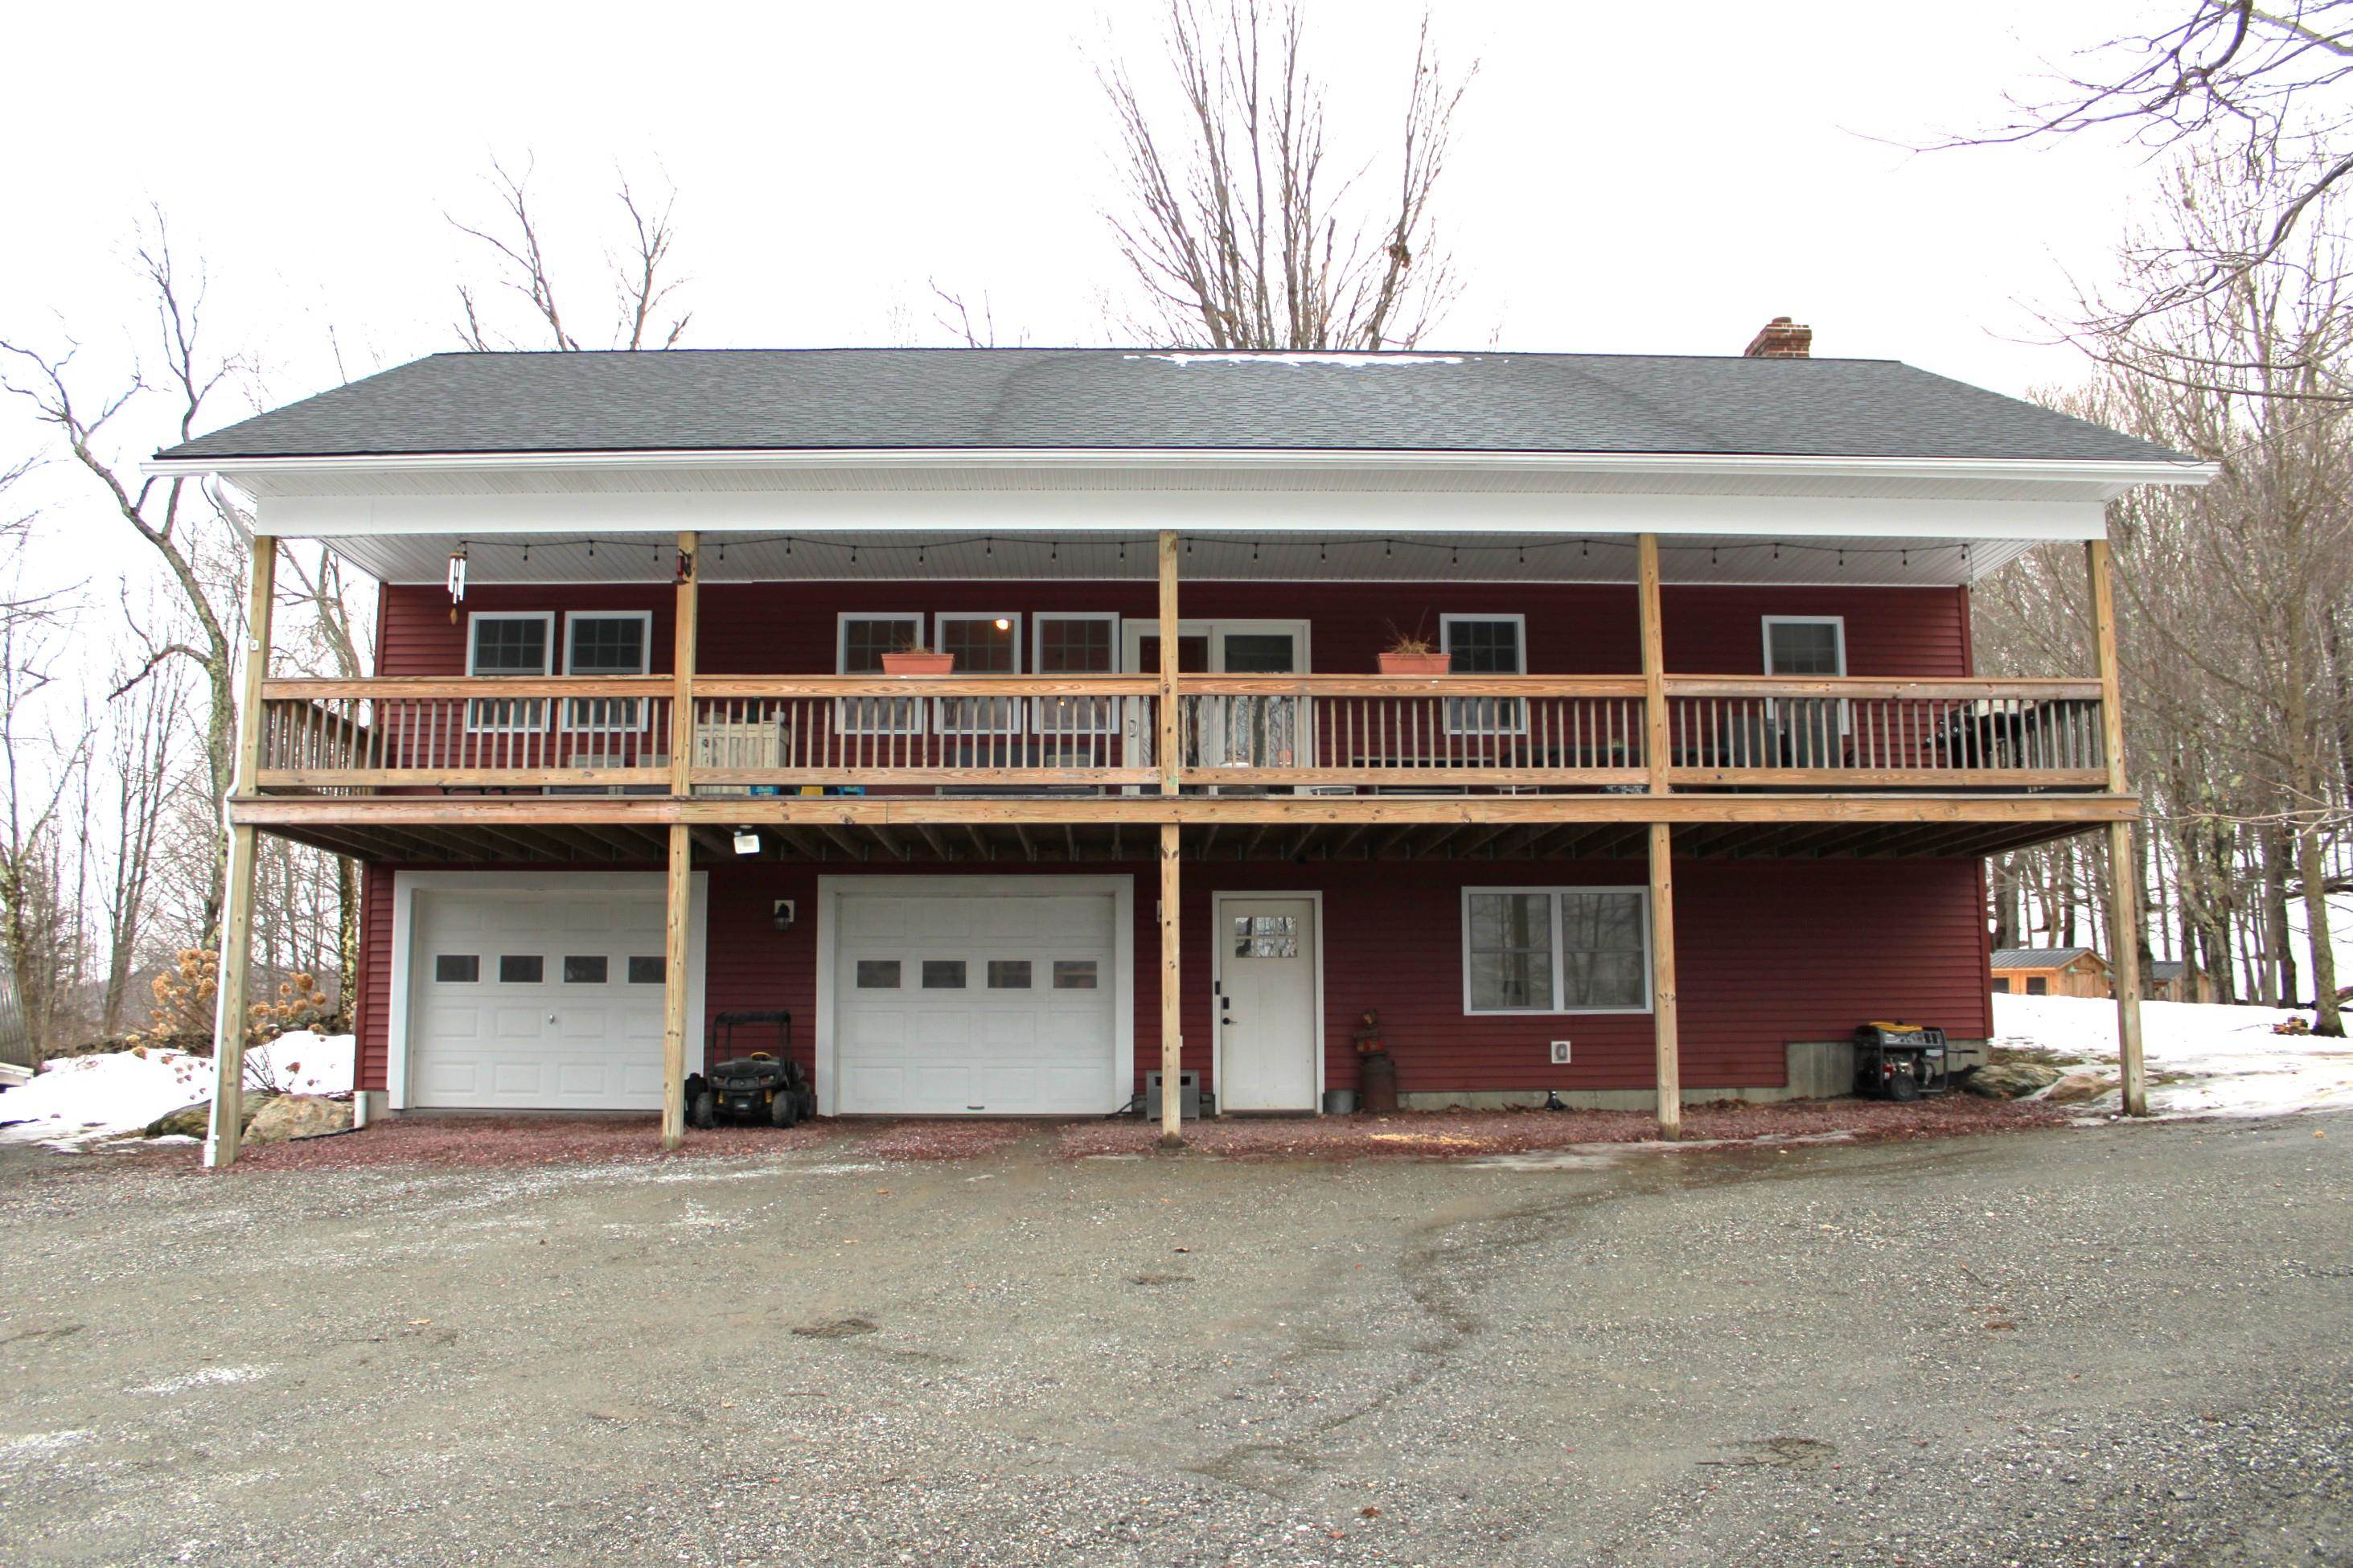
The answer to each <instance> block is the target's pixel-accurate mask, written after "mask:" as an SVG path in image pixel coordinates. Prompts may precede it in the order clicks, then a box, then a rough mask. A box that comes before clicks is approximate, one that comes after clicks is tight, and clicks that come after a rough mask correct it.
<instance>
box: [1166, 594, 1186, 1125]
mask: <svg viewBox="0 0 2353 1568" xmlns="http://www.w3.org/2000/svg"><path fill="white" fill-rule="evenodd" d="M1168 646H1169V645H1168V641H1167V639H1166V637H1164V638H1162V639H1161V643H1160V647H1161V649H1162V651H1163V652H1164V653H1165V652H1166V651H1167V649H1168ZM1178 843H1179V836H1178V829H1177V826H1176V824H1175V823H1173V822H1164V823H1162V824H1161V825H1160V1146H1161V1147H1162V1148H1163V1149H1181V1148H1183V1147H1184V1146H1185V1097H1184V1095H1183V1094H1182V1093H1180V1092H1179V1091H1178V1086H1179V1084H1180V1082H1181V1075H1182V1074H1183V1072H1184V1070H1185V1033H1184V1031H1185V990H1184V984H1183V981H1184V975H1183V967H1184V964H1183V960H1184V951H1185V949H1184V941H1183V932H1182V928H1181V925H1180V922H1179V921H1178V919H1177V911H1178V910H1180V909H1181V908H1182V907H1183V905H1182V904H1181V903H1180V901H1179V897H1180V895H1181V894H1182V892H1183V890H1184V889H1183V887H1182V882H1183V862H1182V860H1181V859H1180V858H1178V855H1177V847H1178Z"/></svg>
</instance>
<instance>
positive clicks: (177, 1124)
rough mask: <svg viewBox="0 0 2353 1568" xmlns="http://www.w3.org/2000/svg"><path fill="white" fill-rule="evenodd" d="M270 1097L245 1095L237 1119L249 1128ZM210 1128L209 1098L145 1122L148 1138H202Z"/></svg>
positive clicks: (210, 1105) (211, 1125)
mask: <svg viewBox="0 0 2353 1568" xmlns="http://www.w3.org/2000/svg"><path fill="white" fill-rule="evenodd" d="M270 1098H271V1097H270V1096H269V1095H266V1094H248V1095H247V1096H246V1097H245V1103H244V1104H242V1105H240V1106H239V1107H238V1108H237V1121H240V1122H242V1123H243V1124H244V1126H245V1127H246V1128H247V1129H248V1130H250V1129H251V1128H252V1126H253V1118H254V1116H255V1114H256V1113H257V1112H258V1111H259V1110H261V1108H262V1107H263V1106H265V1105H267V1104H269V1100H270ZM212 1130H213V1102H212V1101H211V1100H198V1101H196V1103H195V1104H194V1105H190V1106H185V1107H183V1108H182V1109H180V1110H175V1111H174V1112H172V1114H171V1115H169V1116H159V1117H157V1118H156V1119H155V1120H154V1121H150V1122H149V1123H148V1124H147V1128H146V1133H145V1135H146V1136H147V1137H150V1138H166V1137H170V1136H172V1135H173V1134H174V1133H177V1134H178V1135H180V1136H181V1137H184V1138H203V1137H206V1136H207V1135H209V1134H210V1133H211V1131H212Z"/></svg>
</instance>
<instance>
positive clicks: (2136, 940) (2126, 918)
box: [2084, 539, 2148, 1116]
mask: <svg viewBox="0 0 2353 1568" xmlns="http://www.w3.org/2000/svg"><path fill="white" fill-rule="evenodd" d="M2084 567H2085V570H2086V571H2087V572H2088V573H2089V574H2090V576H2091V579H2092V643H2093V647H2094V648H2095V649H2096V650H2097V656H2098V659H2099V676H2100V743H2101V748H2102V750H2104V751H2105V752H2106V753H2107V756H2106V761H2107V764H2108V793H2109V794H2110V795H2127V794H2129V793H2131V790H2132V784H2131V783H2130V781H2128V780H2127V779H2126V777H2125V710H2124V706H2123V704H2122V702H2121V700H2119V693H2120V691H2121V689H2122V684H2123V683H2122V680H2121V679H2120V678H2119V675H2118V669H2117V659H2116V581H2115V578H2114V576H2113V575H2112V574H2111V572H2110V569H2109V561H2108V542H2107V541H2106V540H2105V539H2094V540H2087V541H2085V542H2084ZM2139 884H2140V862H2139V861H2138V860H2137V858H2135V857H2134V855H2133V831H2132V824H2131V823H2129V822H2111V823H2109V824H2108V956H2109V973H2110V974H2111V975H2112V977H2113V978H2114V980H2115V983H2116V1065H2117V1068H2118V1075H2119V1077H2120V1078H2121V1079H2123V1086H2122V1087H2123V1099H2124V1110H2125V1114H2126V1116H2147V1114H2148V1072H2147V1067H2146V1065H2145V1063H2144V1061H2143V1058H2142V1055H2141V1037H2140V934H2141V932H2140V885H2139Z"/></svg>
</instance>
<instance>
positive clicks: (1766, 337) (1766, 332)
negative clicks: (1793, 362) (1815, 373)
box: [1740, 316, 1814, 359]
mask: <svg viewBox="0 0 2353 1568" xmlns="http://www.w3.org/2000/svg"><path fill="white" fill-rule="evenodd" d="M1813 350H1814V329H1813V328H1811V327H1800V326H1798V325H1796V324H1795V323H1793V322H1792V321H1790V320H1789V318H1788V317H1787V316H1776V317H1774V318H1773V319H1772V320H1771V321H1767V322H1766V323H1765V325H1764V326H1762V327H1761V328H1759V329H1758V330H1757V335H1756V336H1755V337H1753V338H1751V339H1749V340H1748V346H1747V347H1746V348H1745V349H1743V350H1741V351H1740V352H1741V353H1742V355H1743V356H1744V357H1746V358H1748V359H1810V358H1811V357H1812V356H1813Z"/></svg>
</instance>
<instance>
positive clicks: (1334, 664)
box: [376, 583, 1969, 679]
mask: <svg viewBox="0 0 2353 1568" xmlns="http://www.w3.org/2000/svg"><path fill="white" fill-rule="evenodd" d="M1182 602H1183V606H1184V614H1185V616H1186V618H1187V619H1188V620H1189V619H1194V618H1199V619H1203V620H1214V619H1221V618H1222V619H1235V620H1258V619H1263V620H1299V619H1305V620H1307V621H1309V622H1310V623H1311V625H1310V628H1309V634H1308V636H1309V644H1310V662H1311V664H1312V665H1313V666H1314V668H1316V669H1318V670H1321V671H1324V672H1326V673H1338V674H1370V673H1371V672H1372V670H1373V668H1374V656H1375V655H1376V654H1377V653H1378V652H1379V651H1380V649H1381V647H1383V645H1384V644H1386V643H1387V642H1388V637H1389V627H1390V626H1397V627H1398V628H1400V629H1402V630H1405V631H1412V630H1413V629H1415V628H1416V627H1417V626H1419V627H1420V628H1421V629H1422V630H1423V632H1424V633H1425V634H1426V635H1428V636H1429V637H1431V638H1433V639H1435V638H1436V637H1437V635H1438V626H1439V621H1438V617H1439V616H1440V615H1441V614H1447V615H1507V614H1519V615H1525V616H1526V617H1527V626H1528V672H1529V673H1530V674H1532V675H1564V674H1602V675H1607V674H1630V673H1632V672H1634V671H1636V670H1639V669H1640V668H1641V650H1640V643H1639V641H1638V639H1637V637H1636V635H1635V624H1634V623H1635V611H1634V594H1633V590H1632V589H1630V588H1627V587H1622V586H1611V585H1609V584H1450V585H1446V586H1443V587H1430V586H1427V585H1423V584H1396V583H1199V584H1185V585H1184V587H1183V589H1182ZM380 604H381V606H382V608H381V612H380V613H381V618H382V621H383V626H382V630H381V632H380V635H379V641H378V643H377V647H378V648H379V649H380V650H381V651H380V652H379V654H378V656H377V661H376V662H377V672H378V673H379V674H383V675H405V676H431V675H445V676H446V675H462V674H464V673H465V669H466V637H465V616H466V615H467V613H468V612H469V611H473V610H555V611H565V610H651V611H652V612H653V616H654V620H653V648H652V663H653V672H654V673H656V674H663V673H667V672H668V671H669V669H670V649H671V641H672V637H673V635H674V634H673V631H672V624H673V623H672V612H673V607H674V604H675V595H673V593H672V591H671V590H670V589H668V588H664V587H659V586H655V585H651V584H648V585H642V586H638V585H629V584H608V585H601V586H594V587H566V586H563V585H560V584H555V585H551V584H531V585H527V586H505V585H492V586H484V587H477V588H474V589H472V590H471V591H470V592H469V593H468V595H467V596H466V601H465V603H464V604H463V605H459V606H457V619H455V620H454V621H453V620H452V619H451V618H450V608H451V606H450V604H449V596H448V594H447V593H446V592H444V591H443V590H442V589H440V588H438V587H419V586H416V585H413V584H412V585H405V586H404V585H392V586H387V587H386V588H385V590H384V594H383V597H382V599H381V601H380ZM1967 605H1968V599H1967V594H1966V591H1965V590H1963V589H1959V588H1838V587H1723V588H1719V587H1688V586H1686V587H1670V588H1668V589H1667V590H1666V591H1665V594H1664V595H1663V596H1662V604H1661V611H1660V614H1661V618H1662V621H1663V622H1664V624H1665V633H1666V651H1667V665H1668V668H1670V669H1671V670H1672V671H1673V672H1674V673H1676V674H1679V675H1755V674H1760V673H1762V672H1763V669H1764V663H1765V653H1764V626H1763V617H1764V616H1768V615H1774V616H1844V617H1846V637H1847V669H1848V672H1849V673H1850V674H1853V675H1875V676H1916V677H1921V678H1924V679H1933V678H1938V677H1944V678H1955V677H1959V676H1965V675H1967V674H1968V673H1969V645H1968V609H1967ZM940 610H967V611H971V610H987V611H995V612H1012V613H1018V614H1020V615H1023V616H1029V615H1034V614H1035V613H1037V612H1039V611H1041V610H1044V611H1052V610H1099V611H1115V612H1117V613H1118V614H1120V615H1122V616H1128V617H1130V618H1134V619H1143V620H1150V619H1153V618H1155V616H1157V615H1158V613H1159V612H1158V607H1157V600H1156V598H1155V588H1154V587H1153V585H1152V584H1149V583H720V584H707V585H705V586H704V588H703V589H702V642H701V645H700V646H699V647H698V648H697V650H696V663H697V665H698V667H699V668H702V670H703V671H704V672H705V673H707V674H712V675H773V674H801V675H810V674H830V673H831V672H832V670H833V668H834V662H835V660H834V649H835V634H836V627H837V624H838V618H839V616H840V615H841V614H842V613H843V612H845V611H890V612H897V613H901V614H906V613H912V612H914V611H924V612H927V613H928V612H934V611H940ZM555 646H556V648H557V652H558V658H561V653H562V648H563V646H564V645H563V637H562V628H561V627H560V626H559V627H558V630H557V640H556V644H555ZM1034 646H1035V645H1034V641H1033V638H1032V635H1031V632H1030V628H1029V624H1028V623H1027V622H1026V621H1025V622H1024V625H1023V626H1022V658H1023V659H1024V660H1025V663H1026V661H1027V660H1028V659H1029V657H1030V649H1031V647H1034Z"/></svg>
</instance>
